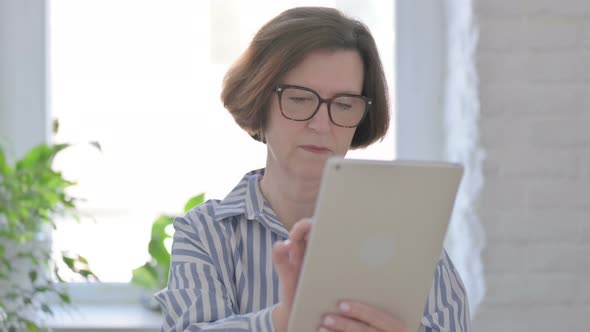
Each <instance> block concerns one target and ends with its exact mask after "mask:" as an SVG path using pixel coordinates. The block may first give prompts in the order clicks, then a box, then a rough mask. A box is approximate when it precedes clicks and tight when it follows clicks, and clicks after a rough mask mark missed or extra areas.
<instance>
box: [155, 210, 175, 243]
mask: <svg viewBox="0 0 590 332" xmlns="http://www.w3.org/2000/svg"><path fill="white" fill-rule="evenodd" d="M173 222H174V217H171V216H166V215H161V216H160V217H158V219H156V221H154V223H153V224H152V234H151V239H152V240H156V241H164V239H166V238H169V237H170V235H168V233H166V227H168V225H172V223H173Z"/></svg>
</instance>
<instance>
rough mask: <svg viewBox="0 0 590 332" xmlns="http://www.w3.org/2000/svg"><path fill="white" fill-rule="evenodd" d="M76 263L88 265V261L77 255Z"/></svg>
mask: <svg viewBox="0 0 590 332" xmlns="http://www.w3.org/2000/svg"><path fill="white" fill-rule="evenodd" d="M78 261H79V262H80V263H82V264H84V265H88V260H87V259H86V258H84V257H83V256H80V255H78Z"/></svg>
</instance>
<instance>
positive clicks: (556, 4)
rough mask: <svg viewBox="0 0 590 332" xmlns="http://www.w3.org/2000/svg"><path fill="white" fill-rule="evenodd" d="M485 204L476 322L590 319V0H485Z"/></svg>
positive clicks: (492, 327)
mask: <svg viewBox="0 0 590 332" xmlns="http://www.w3.org/2000/svg"><path fill="white" fill-rule="evenodd" d="M474 3H475V20H476V22H477V24H478V26H479V30H480V40H479V46H478V49H477V53H476V55H477V64H478V75H479V79H480V87H479V93H480V100H481V119H480V135H481V136H480V137H481V144H482V146H483V148H484V150H485V151H486V156H487V157H486V160H485V162H484V165H483V172H484V177H485V183H484V187H483V190H482V193H481V196H480V199H479V203H478V206H479V212H480V216H481V220H482V223H483V224H484V227H485V229H486V234H487V245H486V248H485V250H484V252H483V261H484V266H485V275H486V280H487V294H486V299H485V300H484V304H483V305H482V307H481V309H480V310H479V312H478V314H477V315H476V317H475V320H474V323H473V330H474V331H478V332H480V331H483V332H486V331H490V332H491V331H518V332H520V331H525V332H526V331H531V332H532V331H534V332H541V331H551V332H554V331H590V327H589V326H590V325H589V324H588V322H587V320H588V316H589V315H590V0H560V1H556V0H517V1H515V0H475V1H474Z"/></svg>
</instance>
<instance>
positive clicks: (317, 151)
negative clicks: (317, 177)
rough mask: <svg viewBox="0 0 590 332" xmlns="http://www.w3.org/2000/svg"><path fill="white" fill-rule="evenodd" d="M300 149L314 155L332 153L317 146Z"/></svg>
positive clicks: (305, 146) (306, 146)
mask: <svg viewBox="0 0 590 332" xmlns="http://www.w3.org/2000/svg"><path fill="white" fill-rule="evenodd" d="M301 148H302V149H303V150H305V151H307V152H311V153H315V154H327V153H330V152H332V150H330V149H328V148H325V147H322V146H317V145H302V146H301Z"/></svg>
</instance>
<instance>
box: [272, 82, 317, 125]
mask: <svg viewBox="0 0 590 332" xmlns="http://www.w3.org/2000/svg"><path fill="white" fill-rule="evenodd" d="M317 107H318V97H317V96H316V95H315V94H314V93H313V92H310V91H306V90H302V89H297V88H285V90H283V95H282V97H281V109H282V111H283V115H285V116H286V117H288V118H290V119H293V120H307V119H309V118H310V117H311V115H312V114H313V112H315V110H316V108H317Z"/></svg>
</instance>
